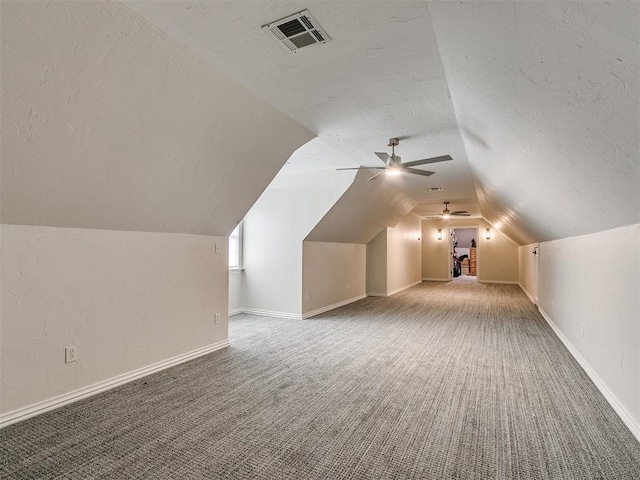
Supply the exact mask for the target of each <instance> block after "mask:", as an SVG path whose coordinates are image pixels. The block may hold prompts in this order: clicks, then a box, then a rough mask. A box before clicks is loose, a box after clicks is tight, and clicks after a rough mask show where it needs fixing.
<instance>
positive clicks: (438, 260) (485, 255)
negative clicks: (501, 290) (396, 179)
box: [422, 218, 518, 283]
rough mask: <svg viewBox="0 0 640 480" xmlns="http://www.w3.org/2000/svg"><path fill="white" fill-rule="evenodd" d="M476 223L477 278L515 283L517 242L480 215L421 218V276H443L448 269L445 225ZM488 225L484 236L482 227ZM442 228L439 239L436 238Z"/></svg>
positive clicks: (484, 280)
mask: <svg viewBox="0 0 640 480" xmlns="http://www.w3.org/2000/svg"><path fill="white" fill-rule="evenodd" d="M450 227H456V228H469V227H478V228H479V232H478V237H479V238H476V244H477V248H478V250H477V255H478V263H477V267H478V281H479V282H487V283H490V282H500V283H502V282H505V283H518V246H517V245H516V244H515V243H514V242H513V241H511V240H510V239H509V238H508V237H506V236H504V235H503V234H501V233H500V232H499V231H498V230H496V229H495V228H493V227H491V225H489V224H488V223H487V222H486V221H485V220H483V219H481V218H470V219H450V220H448V221H444V220H440V219H436V220H423V221H422V278H423V279H425V280H427V279H428V280H447V279H448V271H449V258H448V254H449V243H448V236H449V228H450ZM487 227H489V228H491V239H490V240H486V239H485V236H484V232H485V229H486V228H487ZM439 228H441V229H442V234H443V235H442V236H443V238H442V240H438V239H437V237H436V236H437V231H438V229H439Z"/></svg>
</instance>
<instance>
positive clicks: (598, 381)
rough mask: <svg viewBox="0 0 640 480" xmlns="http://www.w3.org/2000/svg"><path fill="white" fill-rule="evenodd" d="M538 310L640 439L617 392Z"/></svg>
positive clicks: (632, 420)
mask: <svg viewBox="0 0 640 480" xmlns="http://www.w3.org/2000/svg"><path fill="white" fill-rule="evenodd" d="M538 311H539V312H540V314H541V315H542V316H543V318H544V319H545V320H546V321H547V323H548V324H549V326H550V327H551V328H552V329H553V331H554V332H555V334H556V335H557V336H558V338H559V339H560V340H561V341H562V343H564V346H565V347H567V350H569V352H570V353H571V355H573V358H575V359H576V361H577V362H578V363H579V364H580V366H581V367H582V369H583V370H584V371H585V372H586V374H587V375H589V378H590V379H591V381H592V382H593V383H594V384H595V386H596V387H597V388H598V390H600V393H602V395H603V396H604V398H605V399H606V400H607V402H609V405H611V407H612V408H613V409H614V410H615V412H616V413H617V414H618V416H619V417H620V419H622V421H623V422H624V424H625V425H626V426H627V428H628V429H629V430H631V433H633V435H634V436H635V437H636V439H637V440H638V441H640V424H638V422H637V421H636V420H635V419H634V418H633V416H632V415H631V414H630V413H629V412H628V411H627V409H626V408H624V406H623V405H622V404H621V403H620V401H619V400H618V398H617V397H616V396H615V394H614V393H613V392H612V391H611V390H609V387H608V386H607V384H606V383H605V382H604V381H603V380H602V379H601V378H600V377H599V376H598V374H597V373H596V372H595V371H594V370H593V368H591V366H590V365H589V363H587V361H586V360H585V359H584V358H583V357H582V355H580V353H579V352H578V350H577V349H576V348H575V347H574V346H573V345H572V344H571V342H570V341H569V339H568V338H567V337H565V336H564V334H563V333H562V332H561V331H560V329H559V328H558V327H557V326H556V325H555V323H553V320H551V318H550V317H549V315H547V314H546V312H545V311H544V310H542V309H541V308H540V307H538Z"/></svg>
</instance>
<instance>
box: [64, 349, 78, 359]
mask: <svg viewBox="0 0 640 480" xmlns="http://www.w3.org/2000/svg"><path fill="white" fill-rule="evenodd" d="M77 360H78V347H76V346H75V345H71V346H70V347H67V348H65V349H64V363H71V362H75V361H77Z"/></svg>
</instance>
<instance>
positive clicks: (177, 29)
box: [125, 1, 480, 214]
mask: <svg viewBox="0 0 640 480" xmlns="http://www.w3.org/2000/svg"><path fill="white" fill-rule="evenodd" d="M125 4H126V5H128V6H130V7H131V8H132V9H133V10H135V11H136V12H138V13H139V14H141V15H142V16H144V17H145V18H147V19H148V20H149V21H151V22H152V23H154V24H156V25H157V26H158V27H159V28H160V29H162V30H163V31H165V32H166V33H167V34H169V35H171V36H172V37H174V38H176V39H178V40H179V41H180V42H182V43H184V44H185V45H187V46H188V47H189V48H191V49H192V50H193V51H195V52H196V53H197V54H198V55H200V56H202V58H204V59H205V60H207V61H209V62H211V63H213V64H215V65H216V67H218V68H220V69H222V70H223V71H225V72H226V73H228V74H229V75H230V76H231V77H233V78H234V79H236V80H237V81H239V82H240V83H242V84H243V85H245V86H246V87H248V88H249V89H250V90H251V91H252V92H254V93H256V94H257V95H259V96H260V97H262V98H265V99H266V100H267V101H269V102H270V103H271V104H273V105H274V106H276V107H277V108H278V109H280V110H282V111H283V112H285V113H286V114H287V115H289V116H290V117H291V118H293V119H294V120H296V121H297V122H299V123H301V124H302V125H304V126H305V127H307V128H308V129H309V130H311V131H312V132H314V133H315V134H316V135H318V137H319V138H318V140H319V141H315V142H314V148H313V149H309V148H306V149H305V153H304V154H299V155H294V156H293V157H292V158H291V159H290V160H289V163H288V164H287V165H285V166H284V168H283V169H282V171H281V174H286V173H288V172H296V171H300V170H305V169H333V168H336V167H340V166H343V167H344V166H359V165H373V166H379V165H381V163H380V160H379V159H378V158H377V157H376V156H375V155H373V152H374V151H389V152H390V148H389V147H387V145H386V144H387V141H388V139H389V138H390V137H401V141H400V146H399V147H398V148H397V151H396V153H397V154H399V155H401V156H402V159H403V161H410V160H417V159H420V158H425V157H432V156H438V155H444V154H450V155H451V156H452V157H453V158H454V160H453V161H451V162H446V163H441V164H434V165H432V166H430V168H429V170H432V171H435V172H436V175H433V176H431V177H428V178H427V177H420V176H413V175H405V176H404V178H402V179H393V183H391V182H389V180H391V179H387V180H383V181H382V182H381V183H382V184H384V183H389V186H390V187H391V188H394V189H395V188H400V189H401V190H402V191H403V192H404V193H406V194H407V195H409V196H410V197H411V198H413V199H414V200H415V201H416V202H417V207H416V208H417V211H416V213H427V212H432V211H434V208H435V209H436V210H437V208H439V205H438V204H441V202H443V201H444V200H451V201H452V202H456V201H457V202H462V203H464V204H465V205H467V207H465V208H468V209H469V210H471V211H473V212H474V213H476V214H479V213H480V211H479V206H478V201H477V197H476V193H475V187H474V184H473V180H472V177H471V172H470V169H469V165H468V162H467V159H466V152H465V148H464V144H463V142H462V138H461V135H460V132H459V130H458V128H457V122H456V118H455V113H454V110H453V104H452V102H451V98H450V94H449V91H448V89H447V82H446V78H445V72H444V67H443V64H442V61H441V59H440V55H439V51H438V45H437V42H436V38H435V35H434V32H433V27H432V24H431V21H430V19H429V12H428V9H427V7H426V4H425V3H424V2H389V1H386V2H371V1H367V2H345V1H339V2H328V1H311V2H309V1H305V2H296V1H293V2H292V1H275V2H236V1H233V2H222V1H216V2H152V1H151V2H141V1H132V2H125ZM304 8H308V9H309V11H310V12H311V13H312V15H313V16H314V17H315V18H316V20H317V21H318V22H319V23H320V24H321V25H322V26H323V27H324V28H325V30H326V31H327V33H328V34H329V35H330V36H331V37H332V39H333V40H332V41H331V42H329V43H327V44H325V45H320V46H314V47H311V48H308V49H306V50H301V51H299V52H298V53H297V54H292V53H289V52H287V51H285V50H284V49H282V47H281V46H279V45H278V44H277V43H276V42H274V41H273V40H272V39H271V38H270V37H269V36H268V35H266V34H265V33H264V32H263V31H262V30H261V28H260V26H261V25H263V24H265V23H268V22H270V21H273V20H276V19H279V18H281V17H284V16H286V15H289V14H292V13H294V12H296V11H299V10H302V9H304ZM335 174H336V175H345V174H346V173H345V172H336V173H335ZM435 186H437V187H443V188H444V189H445V190H444V191H443V192H439V193H430V192H428V188H429V187H435ZM430 204H435V206H433V205H430Z"/></svg>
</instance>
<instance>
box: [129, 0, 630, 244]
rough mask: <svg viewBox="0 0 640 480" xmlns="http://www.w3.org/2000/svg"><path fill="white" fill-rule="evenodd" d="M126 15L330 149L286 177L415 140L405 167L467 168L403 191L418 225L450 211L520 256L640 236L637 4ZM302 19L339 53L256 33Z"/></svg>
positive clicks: (214, 7)
mask: <svg viewBox="0 0 640 480" xmlns="http://www.w3.org/2000/svg"><path fill="white" fill-rule="evenodd" d="M128 5H130V6H131V8H133V9H134V10H136V11H137V12H139V13H140V14H142V15H143V16H145V17H146V18H147V19H149V20H150V21H151V22H152V23H155V24H156V25H158V26H159V27H160V28H161V29H162V30H164V31H166V32H167V33H168V34H169V35H172V36H174V37H175V38H177V39H179V40H180V41H181V42H183V43H184V44H185V45H187V46H189V47H190V48H192V49H193V50H194V51H196V52H197V53H198V54H199V55H201V56H202V57H203V58H205V59H207V60H208V61H210V62H212V63H214V64H216V65H217V66H218V67H220V68H221V69H223V70H224V71H226V72H227V73H229V74H230V75H231V76H232V77H233V78H235V79H236V80H238V81H239V82H241V83H242V84H244V85H246V86H247V87H248V88H249V89H250V90H252V91H253V92H255V93H256V94H258V95H259V96H261V97H263V98H265V99H267V100H268V101H269V102H271V103H272V104H273V105H275V106H276V107H277V108H279V109H281V110H282V111H284V112H285V113H286V114H288V115H290V116H291V117H292V118H294V119H295V120H297V121H298V122H300V123H301V124H303V125H304V126H306V127H307V128H309V129H310V130H311V131H313V132H314V133H316V134H317V135H319V137H320V139H321V140H322V142H318V146H320V145H324V147H325V148H319V149H318V150H317V152H313V153H314V154H313V155H311V156H307V157H305V158H299V159H297V158H296V157H295V156H294V157H293V158H292V159H291V162H290V164H289V165H287V166H285V168H284V169H283V170H282V172H283V173H286V172H287V169H289V170H290V171H294V170H295V169H296V168H327V167H328V168H333V167H335V166H337V165H345V164H355V165H363V164H366V165H372V164H376V159H375V157H373V156H372V155H371V152H372V151H379V150H384V142H385V140H386V139H387V138H388V137H391V136H407V137H408V138H407V140H406V141H403V142H401V145H400V148H399V149H398V152H399V153H400V154H401V155H402V156H403V158H404V159H405V160H413V159H416V158H421V157H425V156H432V155H440V154H444V153H450V154H451V155H452V156H453V157H454V158H455V161H454V162H450V163H449V164H441V165H438V166H437V167H434V170H435V171H436V172H437V175H434V176H433V177H431V178H429V179H422V178H406V179H403V185H400V186H399V187H400V188H401V189H402V191H404V192H405V193H406V194H407V195H409V196H410V197H412V198H413V199H415V200H416V201H417V206H416V213H420V214H422V213H428V212H433V211H437V210H438V209H441V205H437V204H439V203H440V202H442V201H444V200H450V201H451V202H452V207H453V208H455V209H460V208H465V209H468V210H470V211H472V213H474V214H477V213H480V210H481V213H482V216H484V217H485V218H486V219H488V220H489V221H490V222H492V223H493V224H494V225H495V226H496V227H497V228H499V229H502V230H503V231H505V233H507V234H508V235H509V236H510V237H511V238H513V239H514V240H516V241H518V242H520V243H527V242H532V241H539V240H549V239H555V238H563V237H567V236H572V235H578V234H583V233H589V232H595V231H600V230H604V229H607V228H612V227H615V226H619V225H624V224H631V223H638V222H639V221H640V199H639V193H638V192H639V191H640V174H639V167H638V162H639V160H638V150H639V146H638V143H639V142H638V131H639V125H638V118H639V114H638V112H639V108H638V99H639V97H640V95H639V94H638V92H639V89H640V87H639V80H638V79H639V78H640V75H638V73H639V71H640V68H639V63H638V29H639V25H640V21H639V13H638V8H639V4H638V3H637V2H566V3H564V2H507V1H504V2H396V1H388V2H325V1H323V2H313V1H312V2H304V3H300V2H288V1H287V2H280V1H276V2H164V3H161V4H158V3H155V2H130V3H128ZM302 8H309V9H310V11H311V12H312V14H313V15H314V16H315V17H316V18H317V20H318V21H319V22H320V23H321V24H322V26H323V27H324V28H325V29H326V30H327V32H328V33H329V35H331V37H332V38H333V41H332V42H330V43H328V44H326V45H324V46H319V47H313V48H310V49H308V50H306V51H301V52H300V53H298V54H295V55H294V54H290V53H288V52H286V51H284V50H282V49H281V47H279V46H278V45H276V44H275V43H274V42H273V41H272V40H271V39H269V38H268V37H267V36H266V35H265V34H264V33H263V32H262V31H261V30H260V28H259V26H260V25H262V24H264V23H266V22H269V21H272V20H275V19H277V18H280V17H282V16H285V15H288V14H291V13H293V12H295V11H297V10H300V9H302ZM470 173H471V174H470ZM429 186H442V187H444V188H445V191H444V192H441V193H439V194H429V193H427V192H426V190H425V187H429ZM397 187H398V185H395V186H394V188H397ZM478 201H479V204H478ZM479 207H480V208H479Z"/></svg>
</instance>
